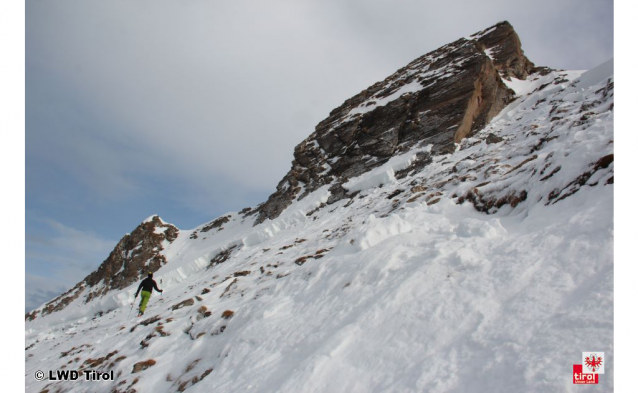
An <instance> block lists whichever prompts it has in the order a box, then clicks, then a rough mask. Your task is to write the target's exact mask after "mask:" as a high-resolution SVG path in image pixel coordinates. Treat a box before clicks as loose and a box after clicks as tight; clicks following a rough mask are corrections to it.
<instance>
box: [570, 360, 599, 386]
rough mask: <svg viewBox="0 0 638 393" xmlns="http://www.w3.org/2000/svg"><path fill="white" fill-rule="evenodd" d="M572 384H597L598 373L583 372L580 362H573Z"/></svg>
mask: <svg viewBox="0 0 638 393" xmlns="http://www.w3.org/2000/svg"><path fill="white" fill-rule="evenodd" d="M572 375H573V377H574V385H597V384H598V374H591V373H584V372H583V365H582V364H574V372H573V374H572Z"/></svg>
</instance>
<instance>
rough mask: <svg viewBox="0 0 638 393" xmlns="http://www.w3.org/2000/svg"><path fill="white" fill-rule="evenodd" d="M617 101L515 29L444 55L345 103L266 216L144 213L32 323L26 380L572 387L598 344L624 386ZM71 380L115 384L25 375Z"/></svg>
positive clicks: (609, 379)
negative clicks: (142, 300) (543, 59)
mask: <svg viewBox="0 0 638 393" xmlns="http://www.w3.org/2000/svg"><path fill="white" fill-rule="evenodd" d="M612 64H613V62H612ZM610 71H611V73H610ZM462 79H463V80H462ZM464 79H467V80H464ZM415 81H416V83H421V82H423V84H422V86H423V88H422V89H420V90H419V89H416V88H415V86H416V84H415V83H414V82H415ZM429 84H432V86H436V87H437V88H436V89H434V90H428V89H429V87H428V86H429ZM477 96H478V97H479V98H480V99H479V100H478V101H479V102H478V103H477V102H476V101H473V100H474V98H476V97H477ZM388 97H391V98H392V99H388ZM472 97H474V98H472ZM490 97H491V98H490ZM499 97H500V98H499ZM501 99H502V101H499V100H501ZM613 103H614V79H613V65H612V66H610V65H609V63H607V64H605V65H602V66H601V67H598V68H596V69H594V70H592V71H590V72H587V73H583V72H582V71H555V70H550V69H547V68H534V67H533V65H532V64H531V63H530V62H529V61H528V60H527V59H526V58H525V57H524V56H523V54H522V50H520V43H519V42H518V37H516V35H515V33H514V32H513V30H512V29H511V26H509V24H506V23H501V24H498V25H496V26H493V27H491V28H489V29H487V30H484V31H482V32H480V33H477V34H475V35H473V36H471V37H469V38H467V39H461V40H459V41H457V42H455V43H452V44H450V45H446V46H444V47H443V48H441V49H439V50H437V51H434V52H431V53H430V54H428V55H426V56H424V57H422V58H419V59H417V60H415V62H413V63H411V64H410V65H409V66H407V67H405V68H404V69H402V70H399V71H398V72H397V73H396V74H394V75H393V76H391V77H389V78H388V79H386V80H385V81H384V82H380V83H378V84H376V85H374V86H372V87H371V88H369V89H368V90H366V91H364V92H362V93H361V94H359V95H357V96H355V97H353V98H352V99H350V100H348V101H346V103H344V105H342V106H341V107H340V108H337V109H336V110H335V111H333V112H332V113H331V115H330V117H329V118H328V119H326V120H325V121H324V122H322V123H320V124H319V126H318V127H317V130H316V131H315V133H313V134H312V135H311V137H310V138H309V139H307V140H306V141H304V142H302V143H301V144H300V145H299V146H297V148H296V149H295V162H294V163H293V169H292V170H291V171H290V172H289V173H288V175H286V177H285V178H284V179H283V180H282V182H281V183H280V184H279V187H278V191H277V192H276V193H275V194H273V196H271V198H270V199H269V201H268V202H267V203H265V204H264V205H261V206H258V207H256V208H255V209H252V208H248V209H244V210H242V211H241V212H240V213H229V214H225V215H223V216H221V217H219V218H217V219H215V220H213V221H210V222H208V223H206V224H203V225H201V226H199V227H197V228H194V229H192V230H188V231H178V230H177V228H175V227H174V226H172V225H170V224H166V223H164V222H163V221H161V219H159V217H157V216H152V217H150V218H149V220H148V221H147V222H144V223H142V224H141V225H140V226H139V227H138V228H137V229H135V230H134V231H133V232H132V233H131V234H130V235H127V236H125V237H124V238H123V239H122V241H120V243H119V244H118V246H117V247H116V249H115V250H114V251H113V253H111V255H110V256H109V258H108V259H107V260H106V261H105V262H104V263H103V264H102V265H101V266H100V268H99V269H98V270H97V271H96V272H94V273H93V274H91V275H90V276H89V277H87V278H86V279H85V280H83V281H82V282H81V283H79V284H78V286H76V287H74V288H73V289H71V290H70V291H69V292H67V293H66V294H64V295H62V296H60V297H59V298H57V299H54V300H53V301H52V302H50V303H47V304H46V305H43V306H42V307H41V308H39V309H38V310H35V311H34V312H33V313H31V314H28V315H27V322H26V329H25V330H26V331H25V341H26V343H25V344H26V345H25V347H26V348H25V352H26V355H25V356H26V366H25V368H26V378H25V383H26V389H27V391H34V392H35V391H42V390H45V391H46V390H48V391H60V392H84V391H92V392H93V391H94V392H124V391H133V390H135V391H143V392H145V391H184V390H188V391H189V392H195V393H196V392H209V391H224V392H246V391H277V392H326V391H329V392H348V393H350V392H370V391H402V392H422V391H432V392H447V391H570V389H569V387H570V386H572V385H570V382H571V375H570V374H571V370H572V368H571V367H572V365H573V364H577V363H578V362H579V361H580V359H581V357H580V356H581V352H582V351H584V350H589V349H594V350H596V351H601V352H605V359H606V361H607V365H606V371H605V374H604V375H601V376H600V385H601V386H599V388H600V389H601V390H603V391H612V390H613V378H614V367H613V364H614V363H613V359H614V349H613V270H614V269H613V196H614V193H613V189H614V155H613V154H614V151H613V145H614V140H613V118H614V114H613ZM468 113H469V114H470V115H468ZM475 115H476V117H475ZM466 116H470V118H472V120H473V123H472V122H470V123H472V124H471V126H470V127H469V128H467V131H468V132H467V134H465V132H464V133H462V134H463V135H461V137H460V138H459V139H455V136H458V135H459V134H457V131H458V129H459V128H460V127H461V126H462V125H463V124H466V123H464V121H465V120H467V118H466ZM433 119H438V120H436V121H435V120H433ZM464 119H465V120H464ZM406 120H409V121H406ZM385 131H387V133H384V132H385ZM257 213H259V215H258V214H257ZM149 268H150V269H151V270H154V271H155V270H156V273H155V278H156V280H158V283H160V282H162V287H163V289H165V292H164V293H163V295H162V296H158V295H157V294H154V295H153V296H152V298H151V300H150V303H149V306H148V308H147V311H146V315H148V317H147V318H146V319H143V320H141V321H140V319H135V318H134V317H132V318H130V317H129V316H128V315H129V313H130V311H131V302H132V301H133V295H134V293H135V290H136V289H137V280H138V279H139V278H141V276H142V274H143V272H144V271H145V270H146V269H149ZM160 280H161V281H160ZM89 300H90V301H89ZM53 311H55V312H53ZM36 317H37V318H36ZM63 368H66V369H80V368H82V369H94V370H97V371H101V372H108V371H111V370H112V371H113V372H114V375H115V381H112V382H101V383H96V382H84V381H77V382H63V381H49V380H45V381H35V380H34V379H33V373H34V372H35V371H36V370H59V369H63ZM566 381H567V382H566Z"/></svg>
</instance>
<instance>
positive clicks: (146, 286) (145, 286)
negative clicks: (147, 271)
mask: <svg viewBox="0 0 638 393" xmlns="http://www.w3.org/2000/svg"><path fill="white" fill-rule="evenodd" d="M153 288H155V290H156V291H158V292H162V290H161V289H159V288H158V287H157V283H156V282H155V280H153V279H152V278H150V277H146V278H145V279H144V280H143V281H142V282H141V283H140V286H139V287H138V288H137V292H135V297H137V295H138V294H139V293H140V291H147V292H151V293H152V292H153Z"/></svg>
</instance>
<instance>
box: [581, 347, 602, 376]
mask: <svg viewBox="0 0 638 393" xmlns="http://www.w3.org/2000/svg"><path fill="white" fill-rule="evenodd" d="M583 370H584V371H585V372H587V373H591V374H604V373H605V352H583Z"/></svg>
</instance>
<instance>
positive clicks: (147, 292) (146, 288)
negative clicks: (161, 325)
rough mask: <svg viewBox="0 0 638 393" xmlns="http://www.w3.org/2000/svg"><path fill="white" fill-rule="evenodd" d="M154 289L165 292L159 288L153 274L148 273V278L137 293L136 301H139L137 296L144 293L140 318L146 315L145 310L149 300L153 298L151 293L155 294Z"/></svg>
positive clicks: (138, 288)
mask: <svg viewBox="0 0 638 393" xmlns="http://www.w3.org/2000/svg"><path fill="white" fill-rule="evenodd" d="M153 288H155V290H156V291H158V292H160V293H161V292H164V291H162V290H161V289H159V288H158V287H157V283H156V282H155V280H153V273H151V272H148V277H146V278H145V279H144V280H142V282H141V283H140V286H139V287H137V292H135V299H137V295H138V294H139V293H140V291H142V299H140V307H139V313H138V314H137V316H138V317H141V316H142V315H144V310H146V304H147V303H148V299H150V298H151V292H153Z"/></svg>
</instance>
